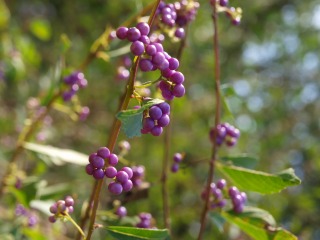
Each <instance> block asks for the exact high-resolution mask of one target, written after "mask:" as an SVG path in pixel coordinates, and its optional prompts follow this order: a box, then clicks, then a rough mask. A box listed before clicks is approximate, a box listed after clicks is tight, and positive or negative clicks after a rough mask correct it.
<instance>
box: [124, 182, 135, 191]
mask: <svg viewBox="0 0 320 240" xmlns="http://www.w3.org/2000/svg"><path fill="white" fill-rule="evenodd" d="M132 187H133V183H132V181H131V180H128V181H126V182H125V183H122V188H123V191H125V192H129V191H130V190H131V189H132Z"/></svg>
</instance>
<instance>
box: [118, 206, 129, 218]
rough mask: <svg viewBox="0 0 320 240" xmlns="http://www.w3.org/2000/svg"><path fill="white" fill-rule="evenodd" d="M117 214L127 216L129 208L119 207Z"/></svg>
mask: <svg viewBox="0 0 320 240" xmlns="http://www.w3.org/2000/svg"><path fill="white" fill-rule="evenodd" d="M116 214H117V215H118V216H119V217H125V216H127V209H126V208H125V207H124V206H120V207H118V208H117V211H116Z"/></svg>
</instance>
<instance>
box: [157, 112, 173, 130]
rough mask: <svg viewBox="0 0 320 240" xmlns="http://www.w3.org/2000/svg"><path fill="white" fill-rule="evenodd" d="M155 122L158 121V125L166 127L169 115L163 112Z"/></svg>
mask: <svg viewBox="0 0 320 240" xmlns="http://www.w3.org/2000/svg"><path fill="white" fill-rule="evenodd" d="M157 122H158V126H160V127H166V126H168V125H169V123H170V117H169V115H167V114H164V115H162V116H161V118H160V119H158V120H157Z"/></svg>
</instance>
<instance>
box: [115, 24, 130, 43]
mask: <svg viewBox="0 0 320 240" xmlns="http://www.w3.org/2000/svg"><path fill="white" fill-rule="evenodd" d="M127 33H128V28H126V27H119V28H118V29H117V31H116V35H117V37H118V38H119V39H121V40H123V39H126V38H127Z"/></svg>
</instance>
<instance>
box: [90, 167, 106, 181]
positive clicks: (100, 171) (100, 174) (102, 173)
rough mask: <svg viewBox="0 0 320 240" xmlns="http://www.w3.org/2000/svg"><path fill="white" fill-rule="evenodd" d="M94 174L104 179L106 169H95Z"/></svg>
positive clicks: (96, 177)
mask: <svg viewBox="0 0 320 240" xmlns="http://www.w3.org/2000/svg"><path fill="white" fill-rule="evenodd" d="M92 175H93V177H94V178H95V179H102V178H103V177H104V171H103V170H102V169H101V168H98V169H95V170H94V171H93V174H92Z"/></svg>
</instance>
